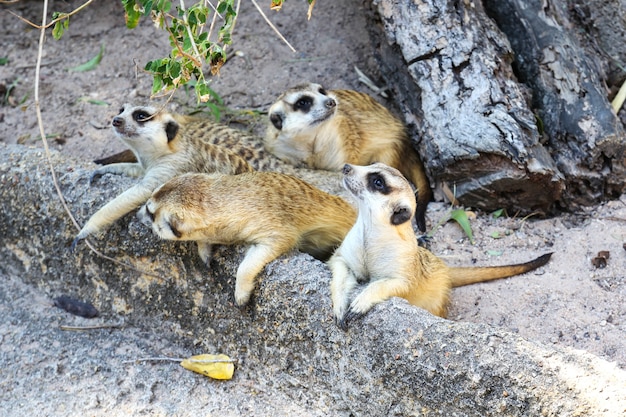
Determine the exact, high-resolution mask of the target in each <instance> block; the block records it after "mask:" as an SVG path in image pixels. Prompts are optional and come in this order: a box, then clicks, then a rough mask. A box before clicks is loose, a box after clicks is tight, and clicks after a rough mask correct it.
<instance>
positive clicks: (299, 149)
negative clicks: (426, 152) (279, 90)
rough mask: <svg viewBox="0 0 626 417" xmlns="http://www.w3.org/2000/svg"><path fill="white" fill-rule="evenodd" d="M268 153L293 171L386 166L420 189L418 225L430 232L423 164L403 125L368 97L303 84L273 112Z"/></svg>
mask: <svg viewBox="0 0 626 417" xmlns="http://www.w3.org/2000/svg"><path fill="white" fill-rule="evenodd" d="M268 113H269V120H270V123H269V124H268V128H267V133H266V136H265V147H266V148H267V149H268V150H269V151H270V152H272V153H273V154H274V155H276V156H278V157H279V158H281V159H283V160H284V161H287V162H289V163H291V164H293V165H295V166H301V165H306V166H308V167H310V168H317V169H326V170H330V171H341V169H342V168H343V166H344V164H346V163H348V164H354V165H369V164H371V163H374V162H382V163H384V164H387V165H389V166H392V167H395V168H397V169H398V170H400V172H402V174H403V175H404V176H405V177H406V178H408V179H409V180H410V181H411V182H412V183H413V185H414V186H415V188H416V189H417V195H416V197H415V198H416V199H417V210H416V212H415V220H416V223H417V226H418V228H419V230H420V231H421V232H425V231H426V218H425V215H426V207H427V205H428V202H429V201H430V199H431V197H432V191H431V189H430V184H429V181H428V177H427V176H426V171H425V169H424V164H423V163H422V160H421V159H420V156H419V154H418V153H417V151H416V150H415V148H413V146H412V145H411V141H410V139H409V136H408V133H407V131H406V128H405V126H404V124H403V123H402V122H401V121H400V120H398V119H397V118H396V117H394V116H393V115H392V114H391V113H390V112H389V111H388V110H387V109H386V108H385V107H384V106H383V105H381V104H380V103H378V102H377V101H376V100H374V99H373V98H372V97H370V96H368V95H367V94H364V93H360V92H357V91H352V90H331V91H326V90H325V89H324V88H323V87H322V86H321V85H319V84H314V83H311V84H302V85H298V86H296V87H293V88H291V89H289V90H287V91H286V92H284V93H283V94H282V95H281V96H280V97H279V98H278V100H277V101H276V102H275V103H274V104H273V105H272V106H271V107H270V109H269V112H268Z"/></svg>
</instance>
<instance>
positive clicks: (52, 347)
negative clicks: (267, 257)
mask: <svg viewBox="0 0 626 417" xmlns="http://www.w3.org/2000/svg"><path fill="white" fill-rule="evenodd" d="M0 146H1V148H0V151H1V156H0V204H1V205H2V206H1V210H0V253H1V256H2V259H3V261H2V263H0V275H2V276H4V277H6V278H4V279H3V281H2V285H1V286H0V314H2V316H3V317H7V318H8V320H6V321H5V320H3V322H2V324H0V335H1V337H2V345H1V346H2V347H1V348H0V369H1V371H0V372H2V373H1V374H0V375H2V378H1V379H2V382H1V384H2V385H1V386H0V388H2V389H0V413H2V414H3V415H23V414H33V413H35V412H38V413H42V412H43V414H50V415H73V414H76V410H80V409H81V407H82V410H88V411H89V414H90V415H122V414H124V413H125V414H133V413H136V414H139V413H140V412H151V413H153V414H157V415H173V414H183V413H185V414H186V413H193V411H194V410H198V412H200V411H201V412H203V413H209V414H210V413H211V412H215V413H217V412H218V411H219V412H220V415H345V416H348V415H363V416H373V415H388V416H393V415H398V416H399V415H446V416H496V415H497V416H503V415H505V416H534V415H550V416H557V415H558V416H574V415H585V416H610V415H620V414H621V413H623V412H624V411H625V410H626V373H625V372H624V371H622V370H619V369H618V368H617V367H616V365H614V364H611V363H609V362H606V361H604V360H601V359H598V358H597V357H594V356H592V355H590V354H587V353H583V352H580V351H575V350H570V349H555V348H552V347H548V346H545V345H542V344H539V343H535V342H532V341H528V340H524V339H522V338H520V337H518V336H515V335H513V334H511V333H508V332H505V331H502V330H499V329H496V328H493V327H490V326H486V325H476V324H468V323H454V322H451V321H447V320H442V319H439V318H435V317H433V316H431V315H429V314H427V313H425V312H423V311H421V310H419V309H416V308H413V307H411V306H409V305H408V304H406V303H405V302H403V301H401V300H392V301H390V302H387V303H384V304H382V305H379V306H377V307H376V308H374V309H373V310H372V311H371V312H370V313H369V314H368V315H367V316H365V317H364V318H363V319H361V320H358V321H356V322H354V323H352V324H351V326H350V329H349V330H348V331H347V332H343V331H341V330H339V329H338V328H337V327H336V326H335V325H334V323H333V320H332V315H331V306H330V299H329V290H328V283H329V280H330V275H329V272H328V269H327V268H326V267H325V266H324V265H323V264H322V263H320V262H319V261H317V260H314V259H313V258H311V257H309V256H307V255H303V254H297V253H293V254H289V255H287V256H284V257H282V258H280V259H278V260H276V261H274V262H272V263H271V264H270V265H268V267H267V268H266V270H265V271H264V272H263V273H262V274H261V275H260V276H259V285H258V288H257V291H256V292H255V297H254V298H253V300H252V303H251V304H250V305H249V306H248V307H247V308H245V309H242V310H240V309H237V308H236V307H235V306H234V303H233V291H234V278H233V276H234V272H235V270H236V268H237V264H238V262H239V261H240V260H241V257H242V249H241V248H221V249H220V250H218V251H217V253H216V254H215V258H214V260H213V262H212V263H211V268H207V267H206V266H205V265H203V264H202V263H201V261H200V259H199V258H198V256H197V254H196V248H195V244H193V243H173V242H159V241H158V240H157V239H156V238H155V237H154V236H152V235H151V233H150V232H149V231H148V230H147V229H146V228H144V227H143V226H142V225H140V224H138V222H137V221H136V220H135V219H134V218H133V217H132V216H130V215H129V216H127V217H126V218H124V219H122V221H120V222H118V224H116V225H114V226H113V227H111V228H110V229H109V230H107V231H106V232H105V233H104V234H103V236H102V237H101V238H100V239H94V240H93V243H94V245H95V246H96V247H97V248H99V249H100V250H101V251H102V252H103V253H104V254H106V255H107V256H110V257H112V258H114V259H115V260H117V261H121V262H124V263H126V264H129V265H131V266H132V268H131V267H128V266H123V265H120V264H118V263H114V262H111V261H109V260H106V259H103V258H102V257H100V256H97V255H96V254H94V253H93V252H91V251H90V250H89V249H88V248H87V247H86V246H85V245H84V244H83V245H81V246H79V247H78V249H77V250H76V252H74V253H72V252H70V251H69V245H70V243H71V241H72V238H73V236H74V234H75V233H76V229H75V228H74V227H73V226H72V224H71V223H70V221H69V220H68V216H67V214H66V213H65V212H64V211H63V208H62V206H61V204H60V203H59V199H58V197H57V195H56V193H55V191H54V187H53V184H52V181H51V177H50V174H49V166H48V163H47V161H46V159H45V156H44V154H43V152H42V151H41V150H38V149H29V148H25V147H22V146H17V145H0ZM52 161H53V165H54V167H55V172H56V173H57V175H58V177H59V183H60V187H61V190H62V192H63V194H64V196H65V197H66V199H67V201H68V204H69V207H70V208H71V210H72V211H73V212H74V214H75V215H76V216H77V219H78V220H79V222H83V221H84V220H85V219H86V218H87V217H88V216H89V215H90V214H92V213H93V212H94V211H95V210H96V208H97V207H99V206H100V205H102V204H103V203H104V202H105V201H107V200H109V199H111V198H113V197H114V196H115V195H117V194H118V193H119V192H120V191H121V190H123V189H125V188H127V187H129V186H130V184H131V183H132V180H130V179H127V178H123V177H115V176H106V177H104V178H102V179H101V180H100V181H99V182H98V183H96V184H95V185H92V186H91V187H89V186H88V185H87V179H88V174H89V171H88V169H89V168H88V167H86V166H84V165H82V164H81V163H78V162H76V161H73V160H69V159H65V158H63V157H61V156H60V155H59V154H56V153H53V155H52ZM133 268H134V269H133ZM62 294H68V295H73V296H77V297H79V298H82V299H89V300H91V301H92V302H93V303H94V304H95V305H96V306H97V307H98V309H99V310H100V311H101V316H102V317H101V318H99V319H97V320H103V321H106V322H115V323H119V322H121V321H123V322H124V323H125V326H126V327H125V328H124V329H121V330H98V331H93V332H89V333H67V332H66V333H64V332H62V331H61V330H59V329H58V328H56V325H57V324H58V323H59V322H61V321H65V320H72V319H74V320H77V321H78V322H80V323H85V322H87V321H86V320H85V319H80V320H78V319H75V318H73V317H70V316H68V315H67V314H66V313H61V312H60V310H57V309H54V310H51V307H50V304H51V302H50V299H51V298H53V297H55V296H58V295H62ZM16 300H17V301H18V302H15V301H16ZM9 301H12V302H13V303H12V304H11V305H15V306H16V308H9V307H7V306H8V305H9V303H8V302H9ZM218 352H221V353H226V354H228V355H229V356H231V357H233V358H236V360H237V370H236V373H235V378H234V379H233V380H231V381H226V382H215V381H210V380H208V379H205V378H204V377H201V376H198V375H195V374H191V373H187V372H184V371H182V368H180V367H178V366H177V365H175V364H171V363H143V362H142V363H135V362H131V363H125V362H124V361H133V360H135V359H137V358H138V357H141V356H170V355H172V356H177V357H181V356H188V355H191V354H198V353H218ZM81 388H82V390H81ZM81 392H82V393H81ZM53 398H54V399H55V401H52V399H53ZM59 398H65V399H66V402H62V401H61V402H59V401H58V399H59ZM68 410H69V411H68ZM121 410H123V411H124V413H121Z"/></svg>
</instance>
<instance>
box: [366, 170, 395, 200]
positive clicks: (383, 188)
mask: <svg viewBox="0 0 626 417" xmlns="http://www.w3.org/2000/svg"><path fill="white" fill-rule="evenodd" d="M367 188H368V189H369V190H370V191H372V192H378V193H381V194H385V195H387V194H389V193H390V192H391V189H390V188H389V187H388V186H387V182H386V181H385V178H384V177H383V176H382V175H380V173H378V172H370V173H369V174H367Z"/></svg>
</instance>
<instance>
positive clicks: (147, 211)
mask: <svg viewBox="0 0 626 417" xmlns="http://www.w3.org/2000/svg"><path fill="white" fill-rule="evenodd" d="M146 214H147V215H148V217H149V218H150V221H151V222H154V213H153V212H151V211H150V209H149V208H148V205H147V204H146Z"/></svg>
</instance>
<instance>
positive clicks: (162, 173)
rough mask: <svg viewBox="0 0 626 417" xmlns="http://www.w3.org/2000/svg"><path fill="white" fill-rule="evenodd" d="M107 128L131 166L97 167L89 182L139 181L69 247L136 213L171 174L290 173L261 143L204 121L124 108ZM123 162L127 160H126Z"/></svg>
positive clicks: (150, 109) (151, 109) (94, 218)
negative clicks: (109, 176) (121, 177)
mask: <svg viewBox="0 0 626 417" xmlns="http://www.w3.org/2000/svg"><path fill="white" fill-rule="evenodd" d="M111 124H112V126H113V129H114V130H115V133H116V134H117V136H118V137H119V138H120V139H121V140H122V142H124V143H125V144H126V145H127V146H128V147H129V148H130V149H131V150H132V152H133V154H134V159H135V160H136V161H137V162H118V163H111V164H110V165H105V166H102V167H100V168H98V169H96V170H95V171H94V172H93V174H92V176H91V179H93V178H95V177H98V176H100V175H103V174H105V173H113V174H125V175H129V176H134V177H140V176H143V178H142V179H141V181H140V182H139V183H138V184H136V185H135V186H133V187H131V188H130V189H128V190H126V191H125V192H123V193H122V194H120V195H119V196H117V197H116V198H115V199H113V200H112V201H110V202H109V203H107V204H106V205H105V206H103V207H102V208H101V209H100V210H98V211H97V212H96V213H95V214H94V215H93V216H91V218H90V219H89V220H88V221H87V223H86V224H85V225H84V227H83V228H82V229H81V230H80V232H79V233H78V235H77V236H76V238H75V239H74V242H73V244H72V248H74V247H75V246H76V244H77V243H78V241H80V240H81V239H84V238H86V237H87V236H89V235H91V234H93V233H96V232H99V231H100V230H102V229H104V228H105V227H107V226H109V225H110V224H111V223H113V222H115V221H116V220H118V219H119V218H121V217H122V216H124V215H126V214H127V213H129V212H131V211H132V210H134V209H136V208H138V207H139V206H140V205H141V204H143V203H145V202H146V201H147V200H148V198H150V196H151V195H152V192H153V191H154V190H155V189H156V188H157V187H158V186H160V185H162V184H164V183H165V182H166V181H168V180H169V179H171V178H173V177H175V176H177V175H180V174H183V173H186V172H219V173H223V174H241V173H242V172H250V171H253V170H254V169H255V168H257V169H281V168H285V167H286V168H287V170H289V168H290V167H289V166H287V165H285V164H283V163H282V162H281V161H280V160H278V159H277V158H275V157H274V156H273V155H271V154H269V153H267V152H266V151H265V150H264V148H263V145H262V141H260V140H258V139H256V140H255V138H253V137H251V136H250V135H246V134H245V133H243V132H241V131H239V130H236V129H232V128H230V127H228V126H224V125H220V124H217V123H214V122H211V121H210V120H207V119H200V118H194V117H190V116H183V115H179V114H175V113H169V112H167V111H163V110H159V109H156V108H154V107H145V106H133V105H131V104H125V105H124V107H122V109H121V111H120V113H119V114H118V115H117V116H116V117H115V118H113V121H112V123H111ZM118 155H119V154H118ZM114 157H115V156H114ZM118 160H119V158H118ZM126 160H129V158H128V155H126ZM108 162H111V161H108Z"/></svg>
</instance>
